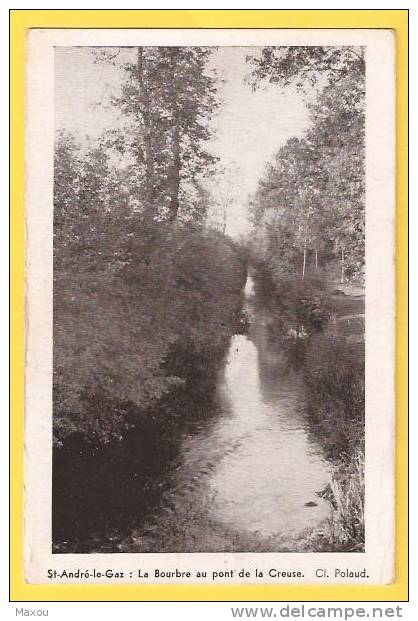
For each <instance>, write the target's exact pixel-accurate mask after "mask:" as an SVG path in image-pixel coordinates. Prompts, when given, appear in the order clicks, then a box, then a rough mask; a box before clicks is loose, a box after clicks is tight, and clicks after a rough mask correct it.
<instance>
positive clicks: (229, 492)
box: [177, 282, 330, 541]
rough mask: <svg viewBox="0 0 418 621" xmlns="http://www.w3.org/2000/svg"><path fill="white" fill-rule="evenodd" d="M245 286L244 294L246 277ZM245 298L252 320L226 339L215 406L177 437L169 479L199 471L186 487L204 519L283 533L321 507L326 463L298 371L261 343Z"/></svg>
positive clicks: (259, 322)
mask: <svg viewBox="0 0 418 621" xmlns="http://www.w3.org/2000/svg"><path fill="white" fill-rule="evenodd" d="M246 292H247V296H248V298H250V296H251V292H252V288H251V282H250V284H248V283H247V287H246ZM247 306H248V308H247V310H248V311H249V313H250V314H251V315H252V317H253V321H252V327H251V330H250V333H249V334H248V335H236V336H234V337H233V339H232V342H231V346H230V350H229V354H228V358H227V363H226V366H225V370H224V373H223V375H222V376H221V378H220V381H219V410H220V411H219V414H218V415H217V416H216V417H215V418H214V419H213V421H212V422H211V423H210V424H208V425H207V426H205V427H203V428H201V429H199V430H196V432H195V433H193V434H190V435H189V436H188V437H186V438H185V439H184V442H183V447H182V455H183V457H182V463H181V466H180V468H179V470H178V474H177V483H178V485H179V487H181V486H182V485H183V486H184V482H185V481H187V480H188V479H190V478H192V479H193V480H195V481H198V480H199V472H203V473H204V474H205V479H204V485H203V484H202V485H201V486H199V485H198V484H197V485H195V486H194V487H193V490H191V491H190V494H193V495H194V496H195V498H194V503H195V504H196V503H197V504H202V506H203V504H205V506H208V509H207V511H209V513H210V515H209V516H208V520H209V521H210V520H212V521H215V522H216V523H217V524H223V525H224V526H225V529H227V530H228V531H237V532H244V533H258V534H259V535H260V536H262V537H270V536H280V538H281V540H282V541H283V540H286V538H288V539H289V541H290V540H291V539H292V538H294V537H295V536H297V535H298V534H299V533H301V532H303V531H304V530H305V529H306V528H309V527H312V526H315V525H317V524H318V523H320V522H321V521H322V520H323V519H325V518H326V516H327V515H328V514H329V511H330V505H329V504H328V503H327V502H326V501H325V500H323V499H322V498H320V497H318V496H317V494H316V492H318V491H320V490H322V489H323V488H324V487H325V486H326V484H327V482H328V469H327V464H326V462H325V461H324V460H323V459H322V457H321V454H320V449H319V447H318V446H316V445H314V444H313V443H312V441H311V439H310V438H309V437H308V433H307V429H306V422H305V419H304V415H303V410H302V408H301V399H302V397H303V384H302V380H301V377H300V376H299V375H298V374H297V373H296V372H295V371H294V370H292V369H290V368H289V366H288V364H287V362H286V359H285V358H284V356H283V355H282V354H281V352H280V350H279V348H278V347H277V346H273V345H272V344H271V343H269V339H268V337H267V333H266V328H265V324H266V318H265V317H263V316H262V315H261V314H260V313H259V312H258V313H257V312H254V310H253V308H252V306H251V300H250V299H249V301H248V302H247ZM199 494H202V495H203V494H204V495H205V498H206V501H207V498H208V497H210V503H207V502H206V503H204V502H203V499H202V502H200V499H199ZM183 500H184V499H183ZM306 503H308V506H307V505H306ZM201 536H202V538H204V536H205V533H204V532H203V533H201Z"/></svg>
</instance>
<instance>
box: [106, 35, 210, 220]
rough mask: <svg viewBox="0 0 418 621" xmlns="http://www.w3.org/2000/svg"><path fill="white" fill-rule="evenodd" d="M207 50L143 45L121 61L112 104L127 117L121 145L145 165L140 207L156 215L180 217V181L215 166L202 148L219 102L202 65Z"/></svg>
mask: <svg viewBox="0 0 418 621" xmlns="http://www.w3.org/2000/svg"><path fill="white" fill-rule="evenodd" d="M211 53H212V50H211V49H209V48H202V47H152V48H147V47H143V48H137V50H136V60H135V62H131V63H126V64H125V65H124V66H123V70H124V72H125V81H124V83H123V86H122V88H121V91H120V93H119V95H118V96H117V97H114V98H113V104H114V105H115V106H116V107H118V108H119V109H120V110H121V111H122V113H123V114H124V115H126V118H127V119H128V121H129V128H128V132H127V136H126V138H127V139H126V141H125V145H124V148H125V151H127V152H128V153H129V154H130V156H131V157H132V158H133V160H134V162H135V164H136V165H137V166H141V167H143V168H144V175H143V176H142V179H141V187H142V188H143V192H142V193H143V208H144V209H147V210H149V211H150V212H151V213H152V214H154V216H155V215H157V217H158V218H159V219H163V220H168V221H175V220H176V219H177V218H178V216H180V217H181V216H182V211H183V207H184V203H183V201H182V198H183V197H184V196H185V195H187V191H186V190H185V187H186V186H188V185H191V184H196V183H197V182H198V181H199V180H200V179H201V178H202V177H203V176H208V175H210V174H212V173H213V172H214V164H215V162H216V158H215V157H214V156H213V155H211V154H210V153H209V152H208V151H206V150H205V148H204V144H205V142H207V141H208V140H209V138H210V137H211V131H210V128H209V123H210V119H211V116H212V115H213V113H214V112H215V110H216V108H217V106H218V103H217V99H216V96H217V86H216V76H214V75H211V74H210V73H209V71H208V68H207V65H208V60H209V57H210V54H211ZM187 211H188V210H187V206H186V212H187Z"/></svg>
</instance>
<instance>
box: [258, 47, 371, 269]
mask: <svg viewBox="0 0 418 621" xmlns="http://www.w3.org/2000/svg"><path fill="white" fill-rule="evenodd" d="M250 62H251V63H252V64H253V67H254V70H253V74H252V83H253V86H254V87H255V88H257V87H259V86H260V84H262V83H263V81H269V82H271V83H276V84H278V85H281V86H285V85H288V84H290V83H295V84H296V85H297V87H298V88H300V89H302V90H304V91H305V92H306V91H307V90H309V88H310V89H311V91H312V89H313V90H314V91H315V93H316V96H315V98H314V99H312V97H310V99H309V102H308V106H309V112H310V119H311V124H310V127H309V129H308V131H307V133H306V135H305V137H304V138H303V139H301V140H296V139H291V140H289V141H288V142H287V143H286V145H284V146H283V147H282V148H281V149H280V150H279V151H278V153H277V155H276V158H275V161H274V162H273V163H272V164H271V165H270V167H269V168H268V170H267V172H266V175H265V177H264V179H263V180H261V182H260V186H259V189H258V191H257V193H256V195H255V197H254V200H253V201H252V206H251V209H252V213H253V222H254V225H255V227H256V228H257V227H258V228H259V229H260V231H261V232H262V230H263V228H264V229H266V227H267V228H268V229H269V232H268V235H267V234H266V236H265V239H264V241H263V235H262V234H261V237H260V235H259V244H261V245H262V244H263V243H264V244H266V245H267V247H269V248H270V255H271V256H270V258H268V259H267V260H269V261H270V262H272V266H273V265H274V270H276V271H277V269H278V265H280V268H279V271H280V270H282V271H289V270H290V271H292V270H293V271H295V270H294V261H295V260H296V261H299V260H300V257H302V261H301V263H302V269H301V271H300V273H301V275H302V277H303V276H304V274H305V270H306V262H307V253H308V251H309V252H310V254H311V255H312V253H313V256H314V259H315V268H316V269H318V267H319V259H318V250H321V249H325V248H329V246H330V244H332V246H333V249H334V253H335V256H338V257H339V260H340V262H341V280H342V281H344V279H345V278H346V276H350V277H356V278H362V277H363V276H364V234H365V224H364V202H365V197H364V195H365V187H364V55H363V50H362V49H361V48H334V47H333V48H319V47H312V48H311V47H306V48H304V47H302V48H300V47H295V48H293V47H285V48H265V49H263V51H262V54H261V57H260V58H254V57H253V58H251V59H250ZM270 209H273V210H275V212H276V216H275V217H271V216H270V217H268V218H266V217H265V213H266V211H267V210H270ZM263 222H264V224H263ZM260 227H261V228H260ZM274 237H275V249H273V247H272V239H273V238H274ZM295 249H296V252H295ZM258 252H259V251H258ZM291 255H292V256H291ZM279 257H280V260H279ZM289 261H290V265H289V266H287V263H289Z"/></svg>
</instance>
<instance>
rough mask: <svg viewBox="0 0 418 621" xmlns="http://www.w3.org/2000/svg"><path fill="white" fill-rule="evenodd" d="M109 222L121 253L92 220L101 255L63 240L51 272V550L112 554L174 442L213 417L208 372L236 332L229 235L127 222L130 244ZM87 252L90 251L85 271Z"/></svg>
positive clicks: (147, 505) (157, 485) (174, 450)
mask: <svg viewBox="0 0 418 621" xmlns="http://www.w3.org/2000/svg"><path fill="white" fill-rule="evenodd" d="M120 224H121V227H122V230H121V231H120V234H121V238H122V239H121V240H120V243H119V245H118V244H116V247H117V248H118V252H119V253H120V256H117V257H115V256H114V252H113V246H112V243H113V241H112V237H111V235H110V230H111V232H112V235H113V238H114V236H115V235H116V233H117V231H116V230H115V223H114V222H109V223H107V222H106V220H103V221H102V222H101V223H100V226H101V227H102V230H101V235H97V240H100V248H98V247H97V248H96V247H95V248H92V246H91V245H90V246H89V247H88V248H87V247H85V248H83V249H80V248H78V247H76V246H78V243H76V241H75V242H72V243H74V246H75V247H74V248H70V247H69V246H68V249H69V250H70V249H71V253H69V254H68V255H66V256H63V255H62V254H61V256H60V258H59V261H57V262H56V265H55V269H54V452H53V489H52V496H53V499H52V502H53V550H54V551H55V552H60V553H63V552H116V551H118V549H119V548H118V545H119V544H120V542H121V541H123V540H124V538H125V537H126V536H127V534H128V533H129V532H131V531H132V529H133V525H134V524H136V523H137V522H138V521H141V520H143V519H145V516H146V515H147V514H148V513H149V511H151V510H152V509H153V507H155V506H156V504H158V502H159V499H160V497H161V493H162V492H163V491H164V486H165V485H166V482H167V471H169V470H170V468H171V464H172V463H173V461H174V460H175V459H176V455H177V454H178V451H179V446H180V443H181V438H182V435H183V434H184V433H186V432H187V429H188V428H189V427H190V426H191V425H193V424H195V423H196V422H197V421H199V420H205V419H208V418H210V417H211V416H212V415H213V411H214V408H213V398H214V391H215V388H216V381H217V375H218V371H219V369H220V368H221V367H222V364H223V362H224V357H225V354H226V351H227V350H228V347H229V341H230V338H231V336H232V335H233V334H234V333H235V331H236V330H237V326H238V324H239V318H240V310H241V306H242V288H243V286H244V283H245V277H246V264H245V258H244V257H243V255H242V253H241V251H240V249H239V248H238V247H237V246H236V245H235V244H234V243H233V242H232V241H231V240H230V239H229V238H227V237H225V236H224V235H221V234H220V233H218V232H216V231H211V230H207V229H205V228H203V227H195V228H193V227H188V228H187V229H186V228H184V227H180V226H171V227H170V226H168V225H158V223H154V224H149V223H148V224H146V223H142V226H141V227H140V226H139V225H140V224H141V223H140V222H138V227H139V228H138V231H139V232H138V234H137V238H139V237H141V240H139V239H135V243H133V241H132V239H131V238H129V237H127V236H124V227H125V223H124V222H123V221H122V222H121V223H120ZM131 224H132V223H130V225H131ZM108 227H109V230H108ZM140 241H141V243H139V242H140ZM107 243H109V245H110V246H112V248H110V247H109V248H108V247H107V245H106V244H107ZM162 248H163V249H164V250H163V251H162V250H161V249H162ZM76 251H77V252H76ZM83 251H84V252H83ZM87 252H88V254H89V255H90V254H91V253H94V254H95V255H96V256H95V261H96V262H95V269H94V271H93V272H92V271H90V267H91V266H90V264H89V262H88V260H87V259H88V256H86V253H87ZM122 256H123V260H122ZM65 262H66V263H65ZM70 262H71V265H72V269H71V270H70V269H69V265H68V263H70ZM74 274H76V279H75V278H74Z"/></svg>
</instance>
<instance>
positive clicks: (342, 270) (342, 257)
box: [341, 248, 345, 284]
mask: <svg viewBox="0 0 418 621" xmlns="http://www.w3.org/2000/svg"><path fill="white" fill-rule="evenodd" d="M344 273H345V265H344V248H341V284H343V283H344V275H345V274H344Z"/></svg>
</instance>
